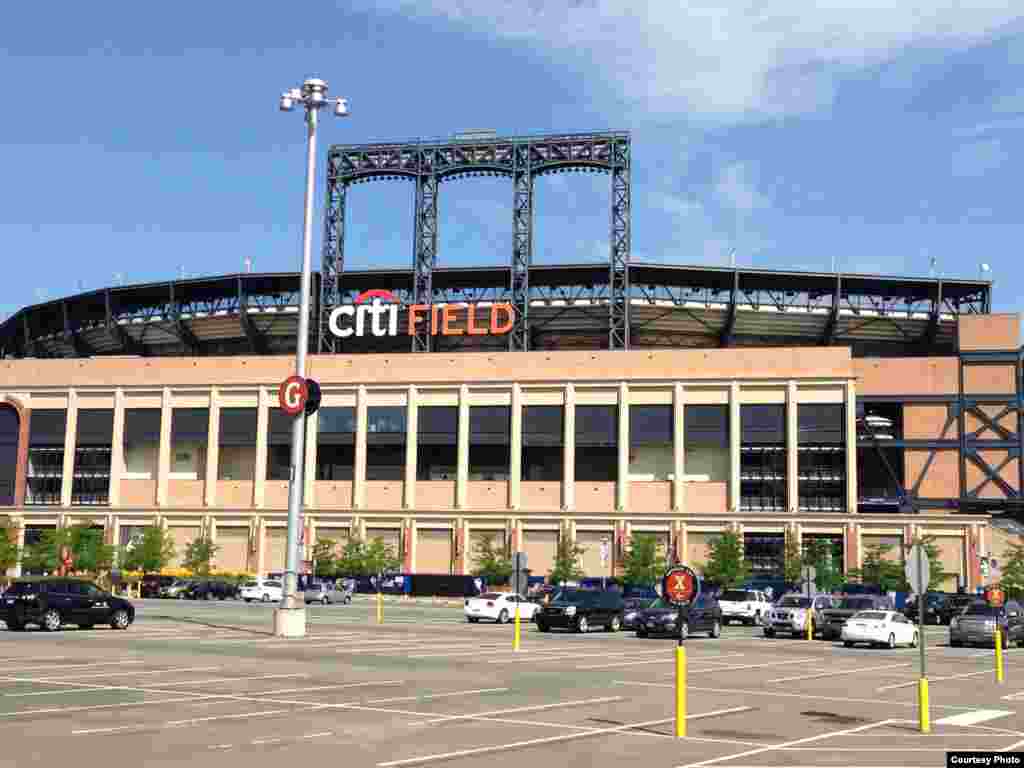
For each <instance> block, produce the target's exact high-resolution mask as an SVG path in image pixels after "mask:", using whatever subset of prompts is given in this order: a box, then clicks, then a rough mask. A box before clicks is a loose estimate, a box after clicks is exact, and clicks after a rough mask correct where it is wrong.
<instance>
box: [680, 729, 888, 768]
mask: <svg viewBox="0 0 1024 768" xmlns="http://www.w3.org/2000/svg"><path fill="white" fill-rule="evenodd" d="M889 722H891V721H889V720H880V721H879V722H877V723H868V724H867V725H859V726H857V727H856V728H846V729H844V730H842V731H831V732H829V733H819V734H818V735H817V736H808V737H807V738H804V739H796V740H795V741H787V742H785V743H783V744H771V745H769V746H765V747H759V748H758V749H751V750H748V751H746V752H738V753H736V754H735V755H722V756H720V757H713V758H711V759H710V760H701V761H699V762H696V763H689V764H687V765H685V766H679V768H703V766H706V765H714V764H715V763H723V762H725V761H727V760H738V759H740V758H742V757H752V756H753V755H762V754H764V753H765V752H774V751H776V750H779V749H786V748H788V747H796V746H799V745H800V744H809V743H811V742H812V741H821V740H822V739H831V738H834V737H836V736H848V735H850V734H851V733H860V732H862V731H869V730H871V729H872V728H878V727H879V726H882V725H887V724H888V723H889Z"/></svg>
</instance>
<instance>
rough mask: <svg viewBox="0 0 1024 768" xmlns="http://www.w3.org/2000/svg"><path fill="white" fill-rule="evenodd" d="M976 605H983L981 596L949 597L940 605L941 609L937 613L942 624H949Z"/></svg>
mask: <svg viewBox="0 0 1024 768" xmlns="http://www.w3.org/2000/svg"><path fill="white" fill-rule="evenodd" d="M976 603H982V604H984V603H985V601H984V599H982V597H981V595H950V597H949V598H948V599H946V601H945V602H944V603H943V604H942V609H941V612H940V613H939V616H940V617H941V619H942V623H943V624H949V623H950V622H951V621H952V620H953V619H954V618H955V617H957V616H959V615H960V614H962V613H963V612H964V611H966V610H967V609H968V608H970V607H971V606H972V605H975V604H976Z"/></svg>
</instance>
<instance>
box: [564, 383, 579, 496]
mask: <svg viewBox="0 0 1024 768" xmlns="http://www.w3.org/2000/svg"><path fill="white" fill-rule="evenodd" d="M562 428H563V429H562V511H563V512H574V511H576V387H575V385H573V384H571V383H570V384H566V385H565V407H564V410H563V418H562Z"/></svg>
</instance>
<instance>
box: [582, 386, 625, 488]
mask: <svg viewBox="0 0 1024 768" xmlns="http://www.w3.org/2000/svg"><path fill="white" fill-rule="evenodd" d="M618 434H619V408H618V406H617V405H578V406H576V480H577V481H579V482H597V483H602V482H603V483H614V482H615V481H616V480H618V477H619V451H618V443H619V440H618Z"/></svg>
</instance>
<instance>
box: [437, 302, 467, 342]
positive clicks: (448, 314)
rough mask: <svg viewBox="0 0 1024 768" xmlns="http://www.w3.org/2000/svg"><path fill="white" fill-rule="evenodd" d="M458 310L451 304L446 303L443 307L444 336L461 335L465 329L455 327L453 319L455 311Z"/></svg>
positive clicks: (442, 326) (442, 325)
mask: <svg viewBox="0 0 1024 768" xmlns="http://www.w3.org/2000/svg"><path fill="white" fill-rule="evenodd" d="M457 311H458V310H457V309H456V308H455V307H453V306H452V305H451V304H445V305H444V306H443V307H441V335H442V336H461V335H462V334H463V330H462V329H461V328H453V327H452V320H453V319H455V313H456V312H457Z"/></svg>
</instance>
